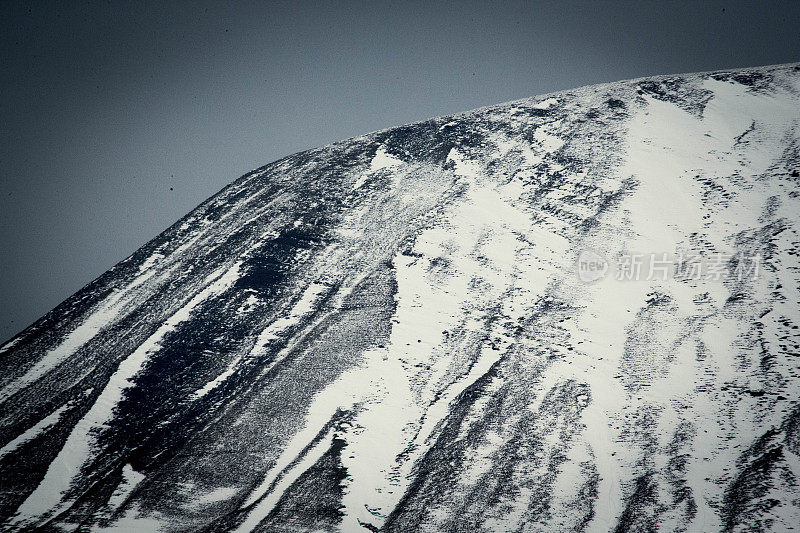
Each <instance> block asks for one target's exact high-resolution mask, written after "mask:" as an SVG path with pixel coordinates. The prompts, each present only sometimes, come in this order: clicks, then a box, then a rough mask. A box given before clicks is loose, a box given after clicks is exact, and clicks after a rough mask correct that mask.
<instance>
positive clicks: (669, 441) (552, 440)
mask: <svg viewBox="0 0 800 533" xmlns="http://www.w3.org/2000/svg"><path fill="white" fill-rule="evenodd" d="M798 253H800V65H781V66H773V67H764V68H756V69H746V70H737V71H725V72H715V73H705V74H694V75H683V76H666V77H655V78H647V79H640V80H632V81H624V82H619V83H613V84H607V85H598V86H593V87H584V88H580V89H576V90H572V91H566V92H561V93H556V94H551V95H547V96H542V97H535V98H531V99H526V100H521V101H518V102H512V103H507V104H502V105H498V106H494V107H487V108H483V109H479V110H476V111H472V112H468V113H464V114H461V115H458V116H451V117H446V118H440V119H434V120H430V121H427V122H422V123H418V124H413V125H409V126H403V127H399V128H393V129H390V130H386V131H381V132H377V133H372V134H369V135H365V136H362V137H359V138H355V139H351V140H347V141H343V142H340V143H336V144H333V145H331V146H327V147H324V148H320V149H316V150H311V151H308V152H303V153H300V154H296V155H292V156H289V157H287V158H285V159H282V160H280V161H277V162H275V163H272V164H269V165H267V166H265V167H263V168H260V169H258V170H255V171H253V172H251V173H249V174H247V175H245V176H243V177H242V178H240V179H238V180H237V181H235V182H234V183H232V184H231V185H230V186H228V187H227V188H225V189H224V190H222V191H221V192H220V193H219V194H217V195H216V196H214V197H213V198H211V199H209V200H208V201H207V202H205V203H204V204H202V205H201V206H200V207H198V208H197V209H195V210H194V211H193V212H192V213H190V214H189V215H187V216H186V217H184V218H183V219H182V220H180V221H179V222H177V223H176V224H175V225H174V226H172V227H171V228H170V229H168V230H167V231H165V232H164V233H163V234H161V235H160V236H158V237H157V238H155V239H154V240H153V241H151V242H150V243H149V244H147V245H146V246H144V247H143V248H141V249H140V250H138V251H137V252H136V253H134V254H133V255H132V256H131V257H129V258H128V259H126V260H125V261H123V262H121V263H120V264H118V265H117V266H115V267H114V268H112V269H111V270H109V271H108V272H106V273H105V274H104V275H102V276H101V277H100V278H99V279H97V280H96V281H94V282H93V283H91V284H90V285H88V286H87V287H85V288H84V289H82V290H81V291H79V292H78V293H77V294H75V295H74V296H73V297H71V298H70V299H68V300H67V301H65V302H64V303H63V304H61V305H60V306H58V307H57V308H56V309H54V310H53V311H51V312H50V313H49V314H47V315H46V316H45V317H43V318H42V319H41V320H39V321H38V322H36V323H35V324H34V325H32V326H31V327H29V328H28V329H26V330H25V331H23V332H22V333H20V334H19V335H17V336H16V337H14V338H13V339H12V340H11V341H10V342H8V343H7V344H5V345H4V346H3V347H2V348H0V524H1V525H0V528H1V529H3V530H8V531H15V530H23V529H33V528H36V527H41V528H43V529H44V530H60V529H67V530H81V531H86V530H104V529H107V528H108V529H114V528H116V529H117V530H120V531H130V530H143V531H155V530H164V531H198V530H207V531H223V530H224V531H228V530H233V531H337V530H340V531H346V532H351V531H369V530H371V531H378V530H380V531H398V532H411V531H459V532H466V531H470V532H472V531H584V530H587V531H608V530H611V529H615V530H618V531H655V530H658V531H784V530H787V529H789V528H791V527H795V528H797V527H798V526H800V346H799V345H800V330H799V329H798V326H799V325H800V316H799V315H800V259H798Z"/></svg>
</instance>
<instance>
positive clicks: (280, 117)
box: [0, 1, 800, 341]
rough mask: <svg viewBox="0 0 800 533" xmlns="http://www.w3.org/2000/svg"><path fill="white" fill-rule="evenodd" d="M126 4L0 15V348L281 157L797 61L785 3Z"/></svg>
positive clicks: (794, 23) (16, 8) (9, 8)
mask: <svg viewBox="0 0 800 533" xmlns="http://www.w3.org/2000/svg"><path fill="white" fill-rule="evenodd" d="M67 3H71V4H73V7H65V6H64V4H67ZM126 4H127V2H125V3H123V2H113V1H112V2H81V3H77V2H51V3H48V2H29V1H26V2H16V3H15V2H3V3H2V6H0V60H1V61H2V63H1V64H0V68H1V69H2V70H0V176H2V189H1V190H0V341H1V340H4V339H6V338H8V337H10V336H11V335H13V334H15V333H16V332H18V331H20V330H21V329H23V328H24V327H25V326H27V325H29V324H30V323H31V322H33V321H34V320H35V319H36V318H38V317H39V316H41V315H42V314H44V313H45V312H47V311H48V310H49V309H51V308H52V307H54V306H55V305H57V304H58V303H59V302H61V301H62V300H64V299H65V298H67V297H68V296H70V295H71V294H72V293H73V292H75V291H76V290H78V289H80V288H81V287H82V286H83V285H85V284H86V283H88V282H90V281H91V280H92V279H94V278H95V277H97V276H98V275H100V274H101V273H102V272H104V271H105V270H107V269H108V268H110V267H111V266H113V265H114V264H115V263H117V262H118V261H120V260H122V259H124V258H125V257H127V256H128V255H129V254H130V253H132V252H133V251H134V250H136V249H137V248H138V247H139V246H141V245H142V244H144V243H145V242H147V241H148V240H149V239H151V238H152V237H154V236H155V235H157V234H158V233H159V232H161V231H162V230H164V229H165V228H167V227H168V226H169V225H170V224H172V223H173V222H174V221H175V220H177V219H178V218H179V217H181V216H183V215H184V214H186V213H187V212H188V211H189V210H191V209H192V208H193V207H195V206H196V205H197V204H199V203H200V202H201V201H203V200H204V199H205V198H207V197H209V196H211V195H212V194H214V193H215V192H216V191H218V190H219V189H220V188H222V187H223V186H224V185H226V184H227V183H229V182H230V181H232V180H233V179H235V178H237V177H238V176H240V175H241V174H243V173H245V172H247V171H248V170H251V169H253V168H257V167H259V166H261V165H263V164H266V163H268V162H270V161H273V160H275V159H278V158H280V157H282V156H285V155H288V154H291V153H294V152H297V151H300V150H304V149H307V148H312V147H315V146H320V145H324V144H327V143H330V142H332V141H336V140H340V139H344V138H347V137H352V136H355V135H358V134H361V133H365V132H369V131H374V130H377V129H382V128H386V127H389V126H393V125H400V124H405V123H408V122H413V121H417V120H422V119H426V118H429V117H433V116H438V115H444V114H449V113H454V112H459V111H465V110H468V109H472V108H475V107H480V106H483V105H489V104H495V103H500V102H503V101H508V100H513V99H517V98H522V97H526V96H531V95H535V94H541V93H546V92H552V91H557V90H562V89H569V88H572V87H576V86H580V85H586V84H594V83H601V82H607V81H615V80H619V79H625V78H632V77H639V76H647V75H656V74H667V73H678V72H692V71H703V70H713V69H722V68H733V67H746V66H755V65H765V64H774V63H786V62H794V61H800V39H798V34H799V33H798V32H800V2H772V3H770V2H752V3H742V2H708V1H703V2H663V1H662V2H652V3H651V2H646V1H637V2H625V3H611V2H600V1H597V2H577V3H568V2H553V3H549V2H548V3H541V2H530V3H528V2H507V3H503V2H486V3H484V2H453V3H434V2H424V3H422V2H420V3H415V2H409V1H402V2H377V1H376V2H358V3H356V2H346V3H327V2H316V1H315V2H286V3H271V2H258V3H246V2H239V3H237V4H236V6H230V5H227V3H225V4H226V6H225V7H220V6H218V5H215V4H216V3H211V2H209V3H208V4H207V5H204V4H203V3H202V2H196V1H194V2H185V3H177V2H171V3H170V2H154V3H148V2H131V4H135V5H134V6H130V5H126ZM162 4H168V5H162ZM220 4H222V2H220Z"/></svg>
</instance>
